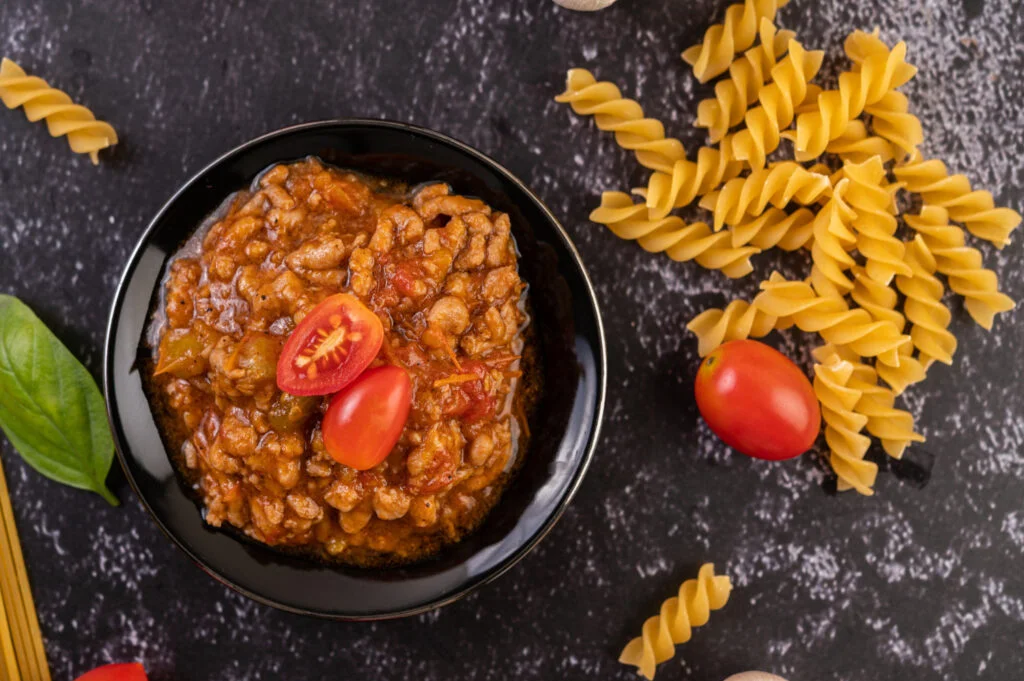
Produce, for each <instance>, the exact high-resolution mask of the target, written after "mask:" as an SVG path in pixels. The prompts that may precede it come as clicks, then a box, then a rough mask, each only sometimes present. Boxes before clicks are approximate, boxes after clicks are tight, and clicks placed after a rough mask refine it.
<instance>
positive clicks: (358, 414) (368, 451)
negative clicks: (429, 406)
mask: <svg viewBox="0 0 1024 681" xmlns="http://www.w3.org/2000/svg"><path fill="white" fill-rule="evenodd" d="M411 406H412V381H410V380H409V374H407V373H406V371H405V369H402V368H401V367H396V366H382V367H378V368H376V369H370V370H369V371H367V372H365V373H364V374H363V375H362V376H360V377H359V378H357V379H356V380H355V381H354V382H353V383H351V384H349V385H348V387H346V388H345V389H343V390H342V391H341V392H339V393H338V394H337V395H335V396H334V397H332V398H331V403H330V405H328V407H327V412H326V413H325V414H324V420H323V424H322V425H321V428H322V430H323V436H324V447H326V448H327V453H328V454H330V455H331V457H333V458H334V460H335V461H337V462H338V463H342V464H345V465H346V466H351V467H352V468H355V469H357V470H361V471H365V470H368V469H370V468H373V467H374V466H376V465H377V464H379V463H380V462H381V461H383V460H384V459H386V458H387V457H388V454H389V453H391V449H392V448H393V447H394V446H395V443H396V442H398V438H399V436H401V434H402V429H403V428H405V421H406V419H407V418H409V409H410V407H411Z"/></svg>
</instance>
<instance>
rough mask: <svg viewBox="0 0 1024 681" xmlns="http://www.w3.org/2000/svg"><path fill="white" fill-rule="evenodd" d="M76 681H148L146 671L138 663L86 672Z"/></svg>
mask: <svg viewBox="0 0 1024 681" xmlns="http://www.w3.org/2000/svg"><path fill="white" fill-rule="evenodd" d="M75 681H148V679H147V678H146V670H145V669H143V667H142V665H141V664H139V663H138V662H126V663H124V664H106V665H103V666H102V667H97V668H96V669H93V670H92V671H91V672H86V673H84V674H82V675H81V676H79V677H78V678H77V679H75Z"/></svg>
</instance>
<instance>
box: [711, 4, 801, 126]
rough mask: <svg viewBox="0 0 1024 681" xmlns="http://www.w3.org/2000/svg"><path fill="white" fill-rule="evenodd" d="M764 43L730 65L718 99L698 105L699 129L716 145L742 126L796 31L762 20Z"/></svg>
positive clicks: (718, 84)
mask: <svg viewBox="0 0 1024 681" xmlns="http://www.w3.org/2000/svg"><path fill="white" fill-rule="evenodd" d="M759 33H760V37H761V41H760V43H759V44H758V45H755V46H754V47H752V48H750V49H749V50H747V51H746V52H744V53H743V54H742V55H741V56H739V57H737V58H736V59H735V60H733V62H732V64H731V65H730V66H729V77H728V78H726V79H724V80H721V81H719V82H718V83H716V84H715V96H714V97H710V98H708V99H705V100H703V101H702V102H700V103H699V104H698V105H697V123H696V125H697V127H698V128H707V130H708V137H709V139H710V140H711V142H712V143H715V142H718V141H719V140H721V139H722V138H723V137H725V135H726V133H727V132H729V128H732V127H734V126H737V125H739V124H740V123H741V122H742V121H743V116H744V114H746V112H747V108H748V107H749V106H750V105H751V104H753V103H754V102H756V101H757V95H758V92H760V90H761V88H762V87H763V86H764V84H765V82H766V81H767V80H768V78H769V76H770V74H771V70H772V68H774V67H775V63H776V61H777V60H778V59H779V58H780V57H782V55H784V54H785V53H786V50H787V49H788V47H789V41H790V40H791V39H792V38H793V37H794V35H795V34H794V33H793V31H777V30H776V28H775V24H773V23H772V22H771V21H770V20H769V19H768V18H767V17H765V18H762V19H761V28H760V31H759Z"/></svg>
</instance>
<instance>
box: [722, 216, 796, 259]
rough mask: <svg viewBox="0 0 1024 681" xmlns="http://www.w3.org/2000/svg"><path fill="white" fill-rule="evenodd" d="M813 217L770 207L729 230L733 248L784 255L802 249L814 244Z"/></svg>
mask: <svg viewBox="0 0 1024 681" xmlns="http://www.w3.org/2000/svg"><path fill="white" fill-rule="evenodd" d="M813 228H814V213H813V212H811V211H810V210H808V209H807V208H799V209H797V210H795V211H793V212H792V213H786V211H784V210H782V209H780V208H775V207H771V208H768V209H767V210H766V211H765V212H764V213H762V214H761V215H759V216H757V217H756V218H751V219H750V220H747V221H746V222H741V223H740V224H738V225H733V226H732V227H730V228H729V233H730V234H731V235H732V245H733V248H739V247H740V246H745V245H747V244H750V245H752V246H756V247H757V248H760V249H761V250H764V251H766V250H768V249H770V248H774V247H776V246H777V247H779V248H781V249H782V250H784V251H796V250H799V249H801V248H805V247H806V246H807V245H808V244H810V243H811V242H812V241H813V240H814V231H813Z"/></svg>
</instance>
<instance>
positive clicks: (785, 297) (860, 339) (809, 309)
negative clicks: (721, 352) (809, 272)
mask: <svg viewBox="0 0 1024 681" xmlns="http://www.w3.org/2000/svg"><path fill="white" fill-rule="evenodd" d="M753 304H754V305H755V306H757V307H758V308H760V309H761V310H763V311H764V312H765V313H767V314H769V315H773V316H775V317H783V318H786V319H791V320H792V322H793V323H794V324H795V325H796V326H797V327H798V328H799V329H800V330H801V331H807V332H810V333H819V334H820V335H821V337H822V338H824V339H825V342H827V343H832V344H834V345H840V346H847V347H849V348H850V349H851V350H853V351H854V352H856V353H857V354H858V355H860V356H861V357H877V358H878V360H879V361H880V362H884V363H886V364H889V365H891V366H899V362H900V357H899V348H900V347H901V346H902V345H905V344H907V343H910V337H909V336H904V335H902V334H901V333H900V331H899V329H897V328H896V327H895V326H893V325H892V324H891V323H889V322H879V321H875V320H873V319H872V318H871V315H869V314H868V313H867V312H866V311H864V310H860V309H854V310H851V309H850V308H849V307H848V306H847V304H846V301H845V300H843V299H842V298H839V297H836V296H820V295H818V294H817V293H815V291H814V289H813V288H812V287H811V285H810V284H808V283H807V282H803V281H787V280H786V279H785V278H784V277H783V276H782V275H781V274H779V273H777V272H775V273H773V274H772V276H771V277H770V278H769V279H768V281H765V282H762V284H761V293H759V294H758V295H757V297H756V298H754V303H753Z"/></svg>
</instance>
